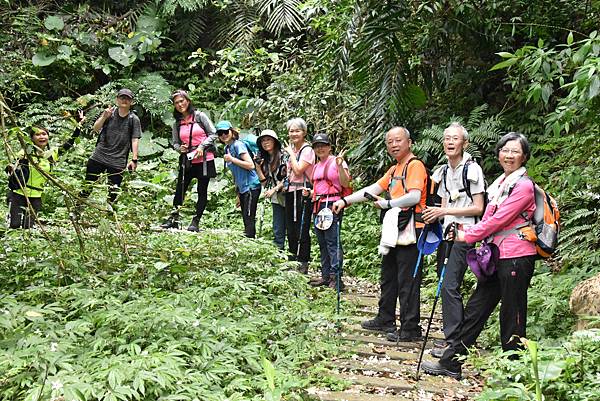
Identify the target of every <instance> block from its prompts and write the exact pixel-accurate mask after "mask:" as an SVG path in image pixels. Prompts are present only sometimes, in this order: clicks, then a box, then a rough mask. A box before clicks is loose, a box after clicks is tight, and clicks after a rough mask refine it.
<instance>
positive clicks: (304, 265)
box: [298, 262, 308, 274]
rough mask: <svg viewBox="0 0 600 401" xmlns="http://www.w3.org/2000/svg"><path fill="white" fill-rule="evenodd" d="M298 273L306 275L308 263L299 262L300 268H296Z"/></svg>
mask: <svg viewBox="0 0 600 401" xmlns="http://www.w3.org/2000/svg"><path fill="white" fill-rule="evenodd" d="M298 271H299V272H300V273H302V274H308V262H300V266H298Z"/></svg>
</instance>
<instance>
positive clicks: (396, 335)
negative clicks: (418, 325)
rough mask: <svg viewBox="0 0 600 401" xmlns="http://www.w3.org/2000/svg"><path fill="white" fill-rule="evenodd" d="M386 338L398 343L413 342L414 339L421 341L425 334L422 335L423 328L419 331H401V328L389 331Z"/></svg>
mask: <svg viewBox="0 0 600 401" xmlns="http://www.w3.org/2000/svg"><path fill="white" fill-rule="evenodd" d="M386 338H387V340H388V341H392V342H395V343H397V342H405V343H409V342H413V341H420V340H422V339H423V336H422V335H421V330H419V331H405V330H402V333H400V330H396V331H394V332H392V333H388V335H387V336H386Z"/></svg>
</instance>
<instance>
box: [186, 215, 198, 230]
mask: <svg viewBox="0 0 600 401" xmlns="http://www.w3.org/2000/svg"><path fill="white" fill-rule="evenodd" d="M199 223H200V219H199V218H198V217H194V218H193V219H192V222H191V223H190V225H189V226H188V228H187V230H188V231H191V232H194V233H197V232H198V231H200V229H199V228H198V225H199Z"/></svg>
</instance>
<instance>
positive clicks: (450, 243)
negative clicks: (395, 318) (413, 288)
mask: <svg viewBox="0 0 600 401" xmlns="http://www.w3.org/2000/svg"><path fill="white" fill-rule="evenodd" d="M450 230H452V231H453V232H454V235H453V237H452V241H447V243H446V249H445V252H444V263H443V265H442V271H441V273H440V278H439V280H438V285H437V290H436V292H435V298H434V300H433V306H432V308H431V315H430V316H429V322H428V323H427V330H425V338H424V339H423V346H422V347H421V354H420V355H419V362H418V363H417V375H416V380H417V381H418V380H419V370H420V369H421V361H422V360H423V354H424V353H425V346H426V344H427V338H428V337H429V330H430V329H431V321H432V320H433V314H434V312H435V306H436V305H437V301H438V299H439V298H440V292H441V290H442V283H443V282H444V274H445V273H446V265H447V264H448V257H449V256H450V251H451V250H452V246H453V245H454V238H456V223H452V224H450V225H448V227H446V232H445V233H444V238H447V237H448V233H449V232H450Z"/></svg>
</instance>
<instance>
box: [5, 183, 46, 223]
mask: <svg viewBox="0 0 600 401" xmlns="http://www.w3.org/2000/svg"><path fill="white" fill-rule="evenodd" d="M8 202H9V220H10V222H9V226H10V228H31V227H32V226H33V225H34V220H35V218H34V217H33V213H31V209H30V208H29V207H28V204H27V198H26V197H24V196H23V195H19V194H18V193H16V192H13V191H10V193H9V194H8ZM29 204H31V207H32V208H33V210H34V211H35V214H37V213H38V212H39V211H40V209H41V208H42V198H31V197H30V198H29Z"/></svg>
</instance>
